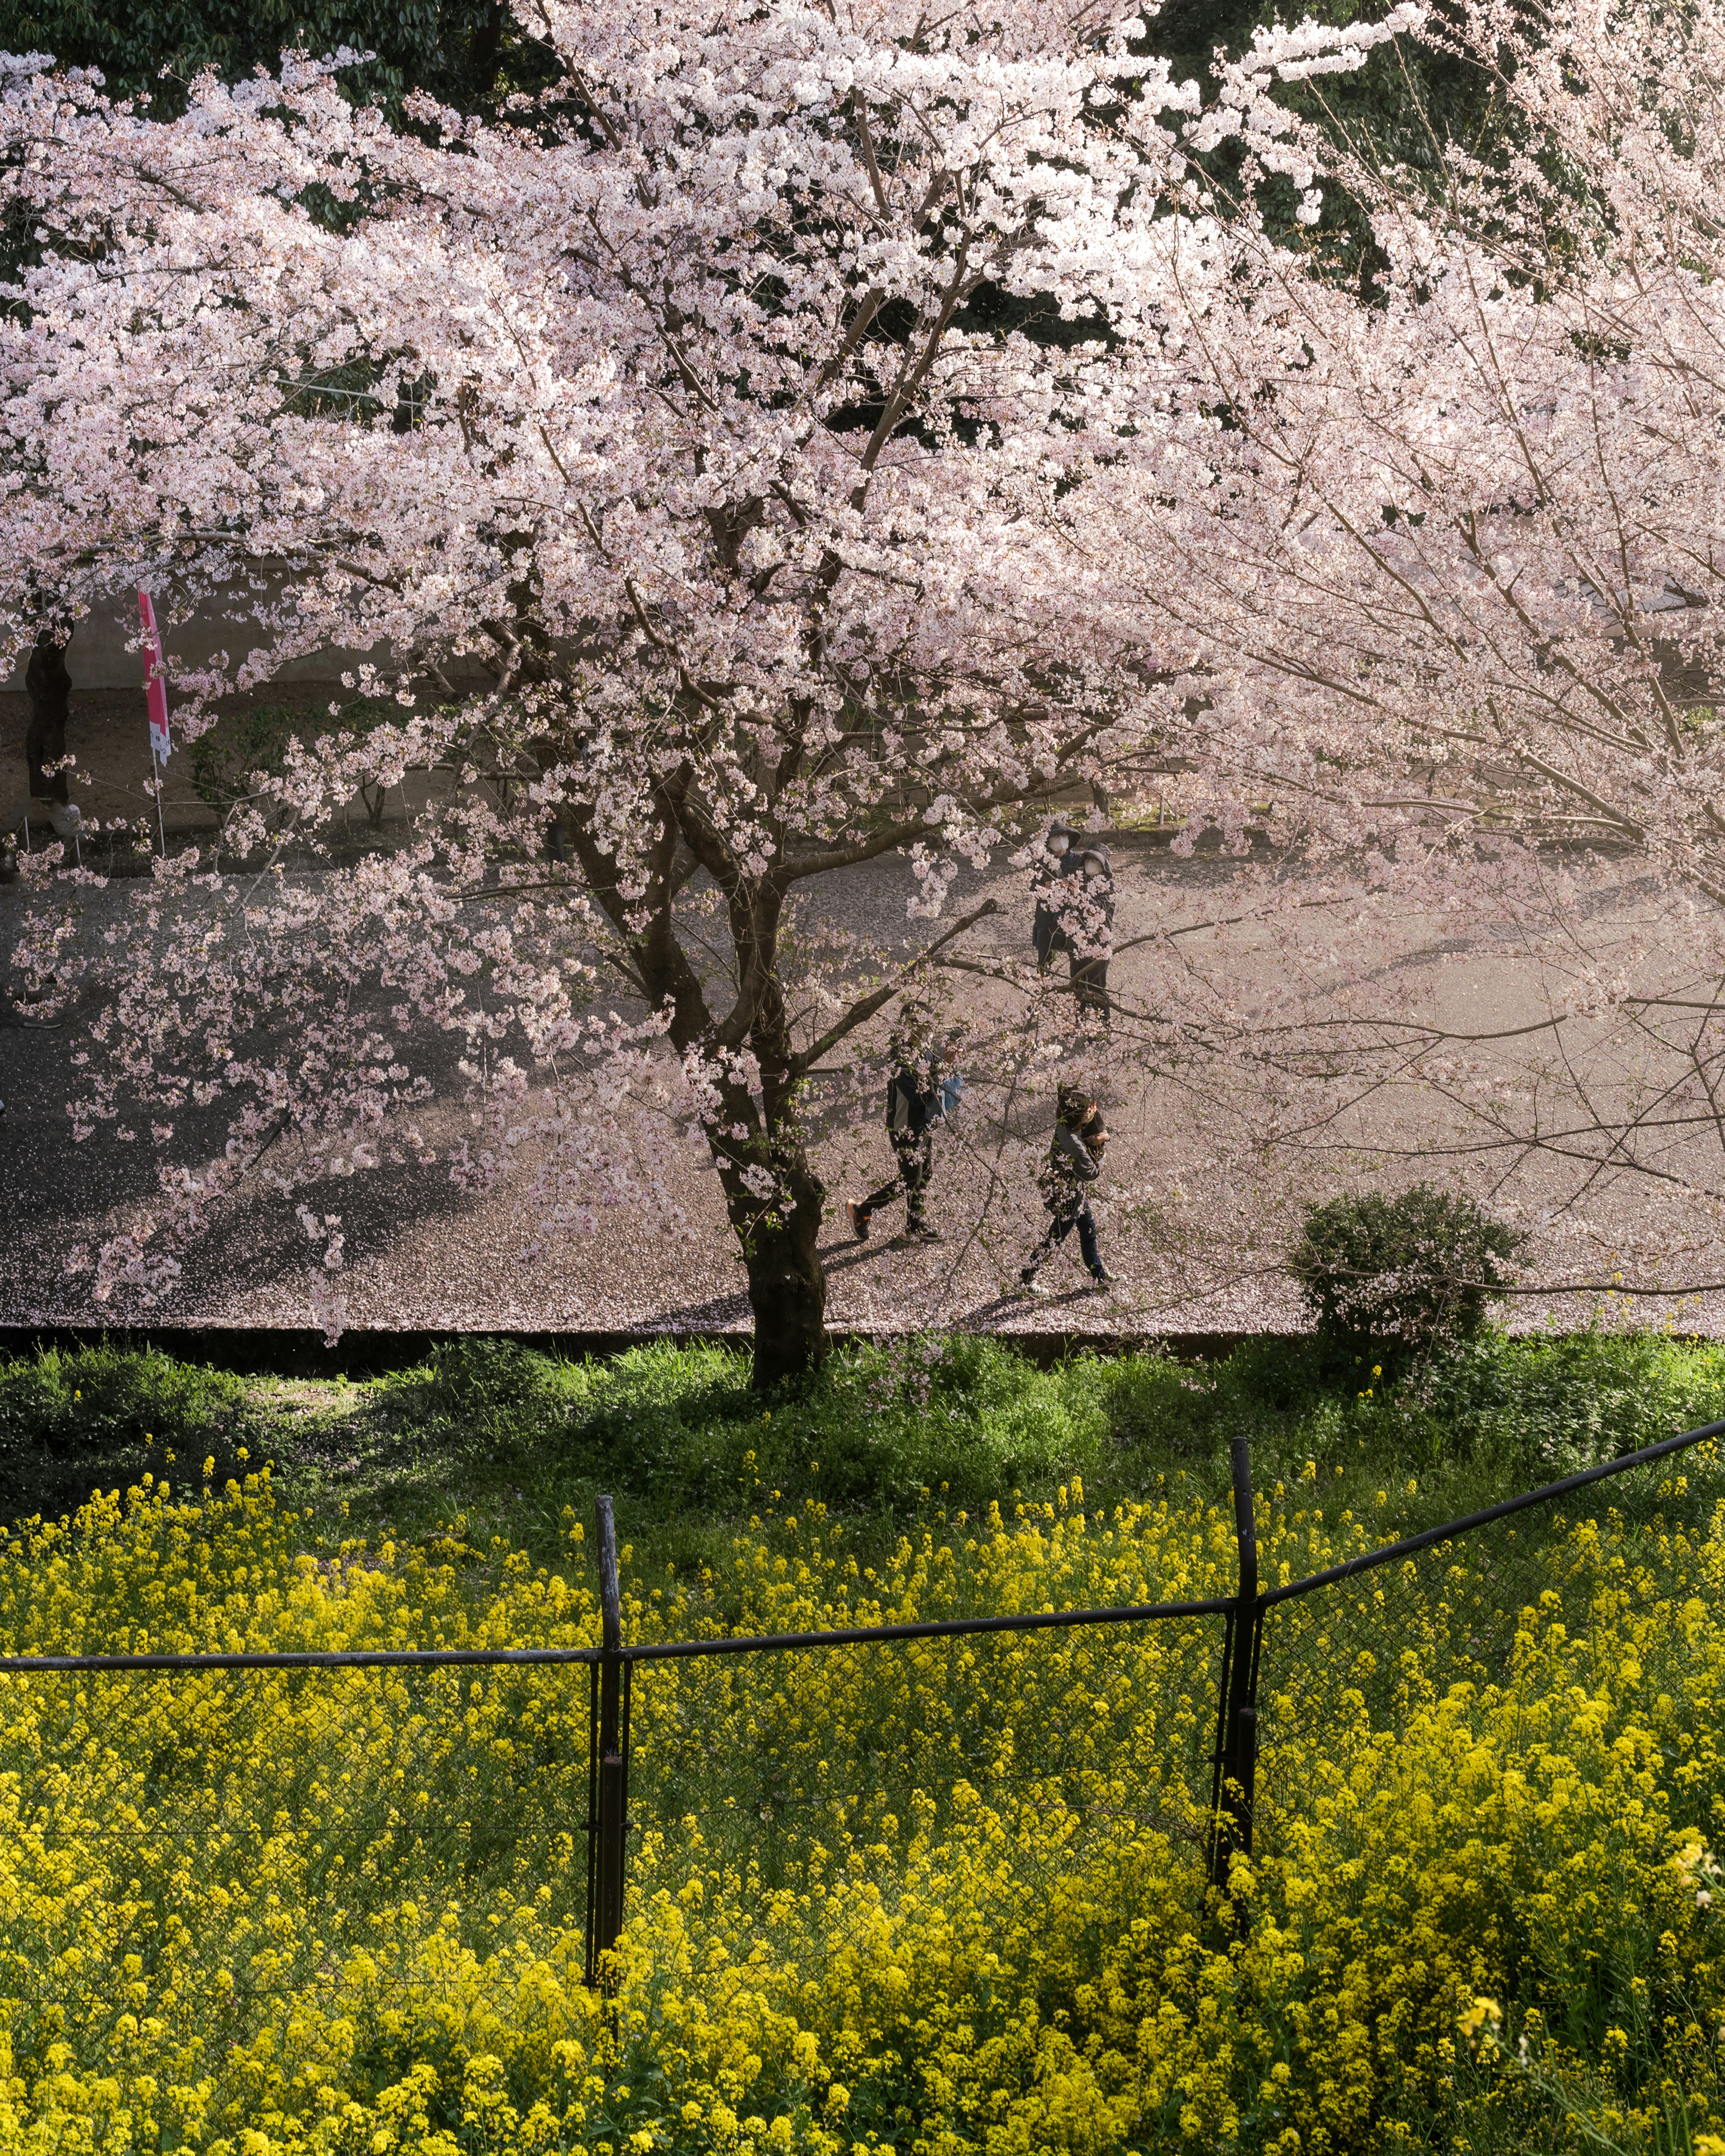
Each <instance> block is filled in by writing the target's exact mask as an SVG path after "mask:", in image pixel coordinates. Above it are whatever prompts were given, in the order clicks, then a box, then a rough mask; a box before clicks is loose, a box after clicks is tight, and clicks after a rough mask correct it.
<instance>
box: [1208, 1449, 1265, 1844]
mask: <svg viewBox="0 0 1725 2156" xmlns="http://www.w3.org/2000/svg"><path fill="white" fill-rule="evenodd" d="M1229 1450H1230V1454H1231V1455H1232V1465H1233V1470H1234V1536H1235V1543H1236V1544H1237V1546H1238V1548H1239V1552H1240V1589H1239V1593H1238V1594H1237V1595H1236V1596H1235V1609H1234V1619H1233V1622H1232V1625H1230V1651H1229V1653H1228V1655H1227V1656H1226V1658H1225V1660H1224V1665H1223V1677H1222V1682H1223V1696H1222V1702H1221V1705H1222V1712H1221V1717H1220V1718H1221V1725H1222V1727H1221V1745H1220V1748H1219V1749H1220V1757H1219V1760H1218V1763H1217V1768H1218V1771H1217V1777H1216V1788H1217V1793H1218V1796H1219V1805H1218V1809H1217V1813H1216V1817H1215V1820H1214V1823H1213V1825H1212V1828H1211V1835H1210V1877H1211V1879H1212V1880H1213V1881H1214V1883H1215V1884H1216V1885H1217V1886H1226V1885H1227V1884H1228V1860H1229V1858H1230V1856H1232V1855H1233V1853H1234V1851H1235V1850H1236V1849H1237V1850H1239V1851H1241V1853H1242V1854H1243V1855H1245V1856H1250V1855H1251V1853H1252V1808H1253V1799H1254V1789H1255V1781H1256V1777H1257V1766H1258V1648H1259V1644H1260V1639H1261V1637H1262V1634H1263V1628H1264V1612H1263V1609H1262V1608H1261V1606H1260V1604H1259V1601H1258V1527H1257V1522H1256V1520H1255V1518H1254V1517H1253V1513H1252V1454H1251V1445H1250V1441H1249V1440H1247V1439H1245V1438H1244V1437H1236V1438H1233V1439H1230V1442H1229Z"/></svg>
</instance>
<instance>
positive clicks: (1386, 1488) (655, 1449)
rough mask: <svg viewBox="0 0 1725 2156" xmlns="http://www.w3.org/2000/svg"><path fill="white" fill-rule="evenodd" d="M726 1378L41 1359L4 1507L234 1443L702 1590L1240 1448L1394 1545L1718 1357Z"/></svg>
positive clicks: (1199, 1468) (338, 1519)
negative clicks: (920, 1528) (730, 1575)
mask: <svg viewBox="0 0 1725 2156" xmlns="http://www.w3.org/2000/svg"><path fill="white" fill-rule="evenodd" d="M749 1378H750V1371H749V1363H748V1358H747V1355H746V1354H745V1353H742V1352H741V1351H740V1350H734V1349H731V1348H726V1347H716V1346H701V1347H674V1346H672V1345H671V1344H670V1343H669V1342H666V1343H665V1344H663V1345H660V1346H655V1347H639V1348H634V1349H632V1350H631V1351H630V1352H629V1353H627V1354H624V1355H619V1356H618V1357H615V1358H613V1359H611V1360H609V1361H603V1362H600V1361H588V1362H578V1363H577V1362H566V1361H562V1360H559V1359H557V1358H555V1357H552V1356H548V1355H543V1354H539V1353H534V1352H533V1351H532V1350H531V1349H528V1348H526V1347H521V1345H520V1344H519V1343H517V1342H513V1341H509V1340H488V1339H470V1340H463V1341H459V1342H455V1343H453V1344H452V1345H449V1346H448V1347H442V1348H440V1349H439V1351H438V1352H437V1353H436V1355H435V1356H434V1359H433V1362H432V1363H431V1364H430V1366H429V1368H418V1369H414V1370H408V1371H403V1372H402V1373H399V1374H398V1375H397V1376H394V1377H393V1378H384V1379H382V1380H379V1381H378V1382H377V1383H374V1384H367V1385H349V1384H348V1383H346V1382H345V1381H341V1380H338V1381H337V1382H336V1383H332V1384H331V1383H315V1384H314V1383H295V1384H291V1385H286V1384H277V1383H275V1382H274V1381H272V1380H270V1379H259V1378H239V1377H232V1376H228V1375H226V1374H224V1373H218V1372H216V1371H212V1370H208V1369H200V1368H193V1367H190V1366H188V1365H187V1364H184V1363H176V1362H175V1361H173V1360H172V1358H170V1357H167V1356H165V1355H162V1354H159V1353H153V1352H146V1353H132V1352H131V1351H127V1350H123V1349H121V1348H119V1347H109V1346H104V1347H97V1348H90V1349H86V1350H84V1351H81V1352H80V1353H76V1354H64V1353H47V1354H44V1355H42V1356H40V1357H33V1358H20V1359H18V1360H17V1361H14V1362H11V1363H0V1509H3V1510H4V1511H6V1512H10V1513H13V1514H17V1513H19V1512H38V1511H46V1512H59V1511H64V1510H66V1509H69V1507H74V1506H75V1505H76V1504H77V1503H79V1502H80V1501H81V1500H82V1499H83V1498H85V1497H86V1496H88V1495H89V1493H90V1488H91V1486H93V1485H95V1484H97V1483H100V1485H101V1486H103V1487H105V1488H109V1489H111V1488H114V1487H116V1486H123V1485H125V1484H126V1483H127V1482H130V1481H136V1479H137V1477H138V1476H139V1475H140V1474H141V1473H142V1472H143V1471H144V1470H145V1469H146V1467H147V1468H148V1469H150V1470H151V1471H153V1472H156V1473H158V1474H166V1475H167V1476H168V1477H169V1479H170V1480H171V1481H174V1482H176V1483H177V1482H179V1481H182V1480H191V1479H195V1477H196V1476H197V1474H198V1470H199V1468H200V1467H201V1465H202V1462H203V1459H204V1457H205V1456H206V1455H209V1454H213V1455H215V1457H216V1460H217V1474H218V1479H220V1478H221V1477H223V1476H226V1475H227V1474H228V1473H230V1472H234V1471H235V1468H236V1463H237V1460H238V1456H239V1448H240V1447H241V1446H242V1445H245V1446H249V1448H250V1450H251V1454H252V1464H254V1465H255V1464H256V1463H257V1461H258V1460H261V1459H264V1458H266V1457H267V1458H270V1459H273V1460H274V1461H275V1472H276V1476H277V1479H278V1481H280V1483H282V1484H283V1485H284V1486H285V1494H287V1495H288V1496H289V1497H290V1499H291V1500H292V1501H304V1502H305V1504H306V1505H307V1506H308V1507H310V1512H311V1521H312V1522H314V1523H315V1525H314V1526H313V1527H312V1528H311V1530H310V1532H312V1534H313V1538H314V1540H321V1541H327V1542H330V1543H341V1542H342V1541H345V1540H347V1539H348V1538H349V1537H352V1536H353V1535H363V1536H366V1537H368V1538H371V1539H374V1540H378V1541H382V1540H386V1539H387V1540H391V1541H397V1542H403V1541H405V1542H413V1541H418V1540H424V1541H428V1542H439V1541H440V1539H441V1537H443V1536H444V1533H445V1532H447V1530H448V1529H449V1527H452V1526H454V1525H456V1524H457V1523H459V1536H460V1539H461V1540H462V1541H463V1542H464V1543H465V1544H466V1545H467V1546H468V1547H470V1548H480V1549H484V1548H486V1547H487V1546H488V1538H489V1537H490V1536H492V1535H495V1536H497V1537H501V1541H502V1543H506V1544H507V1545H509V1546H511V1547H516V1548H526V1549H527V1550H529V1551H530V1552H531V1553H532V1556H533V1558H534V1561H535V1562H536V1563H552V1564H557V1565H562V1564H566V1563H568V1562H569V1561H570V1543H569V1540H568V1536H569V1530H570V1527H571V1525H572V1522H577V1521H583V1522H591V1520H592V1517H593V1500H594V1498H595V1497H596V1496H597V1495H598V1492H599V1491H601V1490H604V1491H609V1492H610V1493H611V1494H612V1496H614V1498H615V1499H616V1501H617V1507H618V1518H619V1524H620V1526H621V1527H622V1530H623V1532H624V1536H625V1537H627V1538H630V1539H633V1540H634V1543H636V1545H637V1547H638V1548H639V1549H643V1550H645V1549H648V1548H650V1550H651V1551H652V1553H654V1557H655V1563H657V1564H664V1563H670V1565H671V1566H672V1567H673V1568H674V1569H676V1570H682V1569H683V1568H685V1567H687V1566H690V1565H695V1566H710V1567H712V1568H715V1570H716V1571H721V1572H722V1571H723V1570H724V1569H725V1568H726V1564H727V1562H728V1550H729V1538H730V1537H731V1535H732V1532H734V1531H735V1529H736V1528H737V1527H738V1526H739V1525H742V1524H745V1523H746V1522H747V1521H748V1520H749V1519H750V1518H752V1517H756V1516H759V1515H764V1514H765V1513H767V1512H784V1511H786V1510H788V1509H790V1508H793V1507H802V1506H803V1505H804V1504H805V1503H806V1502H807V1501H809V1500H810V1499H813V1500H814V1501H817V1502H819V1503H820V1504H823V1505H824V1506H825V1507H827V1510H828V1512H829V1513H830V1514H831V1515H833V1516H834V1517H835V1518H839V1519H842V1520H843V1521H844V1522H845V1524H846V1527H847V1532H849V1533H850V1537H851V1547H852V1548H856V1549H858V1550H860V1551H866V1550H869V1549H870V1548H873V1549H880V1548H891V1544H892V1543H893V1542H894V1541H895V1540H896V1537H898V1536H899V1535H900V1534H901V1533H902V1532H905V1531H906V1528H908V1527H911V1526H913V1525H914V1524H915V1523H916V1522H918V1521H927V1522H931V1523H937V1522H941V1521H942V1520H944V1521H945V1522H947V1527H948V1528H950V1527H951V1525H952V1522H954V1521H955V1518H956V1516H957V1515H958V1514H960V1513H963V1514H964V1515H966V1516H967V1517H968V1519H971V1520H977V1519H979V1518H985V1517H986V1516H987V1512H988V1507H989V1506H990V1505H991V1504H995V1503H998V1504H999V1506H1000V1508H1001V1511H1002V1512H1003V1514H1004V1517H1006V1518H1007V1519H1008V1520H1010V1519H1011V1518H1012V1517H1013V1513H1014V1507H1015V1506H1016V1505H1018V1504H1019V1503H1025V1504H1029V1503H1034V1502H1037V1501H1043V1500H1047V1499H1051V1498H1053V1497H1054V1496H1055V1493H1056V1492H1057V1491H1058V1490H1059V1489H1060V1486H1062V1485H1067V1486H1070V1484H1071V1483H1072V1481H1073V1478H1074V1477H1075V1476H1076V1477H1077V1478H1079V1480H1080V1481H1081V1483H1082V1487H1083V1496H1082V1500H1081V1502H1082V1504H1083V1506H1084V1507H1085V1509H1086V1510H1087V1511H1090V1512H1107V1511H1109V1510H1111V1508H1112V1507H1113V1506H1115V1505H1116V1504H1118V1503H1120V1502H1122V1501H1133V1500H1141V1499H1146V1498H1148V1499H1151V1500H1154V1499H1156V1498H1157V1497H1158V1496H1163V1495H1172V1494H1173V1493H1174V1492H1175V1491H1177V1490H1180V1489H1183V1490H1184V1491H1186V1492H1187V1493H1190V1492H1191V1491H1194V1490H1198V1491H1204V1492H1207V1493H1208V1494H1209V1495H1211V1496H1214V1499H1215V1500H1216V1501H1218V1502H1219V1503H1221V1502H1225V1501H1226V1496H1227V1491H1228V1476H1229V1469H1228V1440H1229V1439H1230V1437H1232V1436H1234V1435H1236V1434H1243V1435H1245V1436H1246V1437H1248V1438H1249V1439H1250V1441H1251V1446H1252V1460H1253V1471H1254V1475H1255V1479H1256V1481H1257V1485H1258V1487H1259V1488H1260V1490H1261V1491H1264V1492H1265V1493H1266V1495H1269V1496H1273V1495H1274V1493H1275V1491H1276V1488H1277V1486H1278V1485H1280V1486H1283V1487H1284V1488H1285V1489H1286V1490H1287V1491H1290V1492H1291V1491H1296V1489H1298V1488H1299V1487H1300V1486H1301V1484H1302V1483H1303V1482H1306V1481H1309V1480H1310V1479H1311V1477H1312V1475H1313V1474H1314V1473H1315V1474H1316V1475H1317V1476H1318V1478H1319V1480H1320V1481H1321V1484H1322V1488H1323V1491H1324V1502H1325V1504H1326V1507H1334V1508H1335V1509H1336V1510H1337V1511H1338V1512H1339V1511H1340V1510H1342V1509H1344V1508H1346V1507H1356V1508H1358V1509H1360V1510H1362V1511H1368V1512H1369V1514H1370V1517H1373V1519H1374V1520H1375V1521H1377V1522H1379V1523H1380V1525H1381V1526H1382V1527H1383V1529H1384V1532H1409V1531H1411V1530H1413V1529H1414V1528H1418V1527H1427V1526H1430V1525H1431V1524H1432V1523H1433V1522H1435V1521H1438V1520H1442V1519H1447V1518H1452V1517H1455V1516H1456V1515H1458V1514H1460V1513H1463V1512H1470V1511H1472V1510H1474V1509H1475V1508H1476V1507H1479V1506H1481V1505H1485V1504H1489V1503H1491V1501H1494V1500H1495V1499H1497V1498H1498V1497H1502V1496H1508V1495H1511V1494H1512V1493H1514V1492H1515V1491H1520V1490H1525V1489H1530V1488H1532V1487H1534V1486H1538V1484H1540V1483H1542V1482H1546V1481H1553V1480H1554V1479H1555V1478H1556V1477H1558V1476H1560V1475H1563V1474H1567V1473H1569V1472H1571V1471H1574V1469H1576V1468H1578V1467H1587V1466H1594V1465H1596V1464H1598V1463H1599V1462H1600V1461H1603V1460H1609V1459H1613V1458H1615V1457H1616V1456H1618V1455H1620V1454H1622V1453H1625V1452H1630V1451H1634V1450H1636V1449H1637V1448H1639V1447H1640V1446H1641V1445H1648V1444H1651V1443H1652V1442H1654V1441H1655V1440H1658V1439H1661V1438H1666V1437H1671V1436H1674V1435H1676V1434H1677V1433H1678V1432H1679V1431H1681V1430H1686V1429H1692V1428H1695V1427H1697V1426H1698V1425H1699V1424H1702V1423H1705V1422H1707V1421H1710V1420H1712V1419H1714V1418H1715V1417H1717V1416H1719V1415H1720V1414H1725V1349H1721V1348H1718V1347H1712V1346H1709V1345H1699V1344H1697V1343H1694V1342H1683V1341H1679V1340H1674V1339H1670V1338H1666V1337H1661V1336H1656V1335H1648V1334H1645V1333H1644V1334H1628V1335H1613V1334H1605V1333H1590V1334H1584V1335H1581V1336H1579V1337H1571V1338H1566V1339H1532V1340H1509V1339H1506V1338H1505V1337H1504V1336H1503V1335H1502V1334H1501V1333H1497V1332H1487V1333H1485V1334H1483V1335H1481V1337H1478V1338H1476V1339H1475V1340H1472V1341H1471V1342H1458V1343H1455V1344H1453V1345H1451V1346H1450V1347H1444V1348H1440V1349H1439V1350H1437V1351H1436V1352H1435V1353H1433V1354H1431V1355H1430V1356H1429V1357H1428V1358H1425V1360H1423V1361H1422V1362H1421V1363H1419V1364H1418V1366H1417V1367H1416V1368H1414V1371H1413V1372H1412V1373H1411V1374H1410V1375H1409V1377H1408V1378H1406V1379H1405V1380H1404V1381H1402V1382H1397V1381H1396V1380H1395V1378H1394V1373H1393V1372H1391V1373H1389V1374H1388V1375H1386V1373H1385V1370H1384V1366H1383V1365H1382V1364H1381V1363H1376V1364H1374V1363H1373V1362H1372V1361H1370V1360H1368V1359H1361V1360H1359V1361H1357V1362H1356V1361H1354V1360H1353V1358H1348V1357H1343V1356H1340V1355H1338V1353H1337V1351H1336V1350H1335V1349H1334V1348H1332V1347H1325V1346H1324V1345H1322V1343H1320V1342H1315V1341H1307V1342H1289V1341H1286V1340H1263V1341H1252V1342H1246V1343H1245V1345H1244V1346H1243V1347H1240V1348H1238V1349H1236V1350H1235V1353H1233V1354H1231V1355H1230V1356H1228V1357H1226V1358H1224V1359H1222V1360H1219V1361H1217V1362H1214V1363H1177V1362H1175V1361H1173V1360H1172V1359H1171V1358H1168V1357H1167V1356H1163V1355H1158V1354H1131V1355H1122V1356H1119V1357H1117V1358H1100V1357H1093V1356H1083V1357H1079V1358H1076V1359H1075V1360H1073V1361H1071V1362H1070V1363H1063V1364H1060V1365H1059V1366H1058V1367H1056V1368H1052V1369H1042V1368H1038V1367H1037V1366H1036V1365H1035V1364H1034V1363H1029V1362H1028V1361H1026V1360H1025V1359H1024V1358H1022V1357H1021V1356H1019V1355H1018V1354H1016V1353H1014V1351H1013V1350H1012V1348H1011V1347H1009V1346H1007V1345H1005V1344H1004V1343H1003V1342H999V1341H998V1340H993V1339H989V1338H986V1337H978V1336H974V1335H966V1336H962V1337H958V1338H956V1339H943V1338H939V1337H932V1336H931V1337H924V1338H920V1339H911V1340H906V1341H901V1342H896V1343H892V1344H890V1345H880V1346H870V1347H854V1348H847V1349H845V1350H842V1351H840V1352H839V1353H835V1354H834V1356H833V1357H832V1358H831V1359H830V1361H829V1363H828V1365H827V1367H826V1368H825V1369H824V1371H822V1372H821V1373H820V1374H819V1376H818V1377H815V1378H811V1379H809V1380H808V1381H807V1382H805V1383H803V1384H801V1385H799V1386H797V1387H795V1388H788V1389H785V1390H784V1391H783V1392H781V1393H779V1394H775V1395H773V1396H771V1397H770V1398H768V1399H763V1398H762V1396H761V1395H760V1394H757V1393H755V1392H754V1391H752V1389H751V1386H750V1382H749ZM80 1394H81V1396H82V1397H81V1398H80V1397H79V1396H80ZM169 1455H177V1460H170V1457H169ZM1709 1487H1711V1485H1709ZM1618 1488H1619V1492H1620V1497H1619V1501H1629V1500H1630V1498H1631V1497H1632V1496H1633V1494H1634V1493H1633V1491H1630V1489H1629V1488H1628V1487H1627V1486H1618ZM1698 1489H1699V1486H1697V1490H1698ZM1699 1501H1702V1498H1701V1496H1697V1502H1699Z"/></svg>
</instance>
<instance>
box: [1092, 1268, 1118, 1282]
mask: <svg viewBox="0 0 1725 2156" xmlns="http://www.w3.org/2000/svg"><path fill="white" fill-rule="evenodd" d="M1118 1278H1119V1275H1118V1274H1117V1273H1111V1272H1110V1271H1109V1270H1108V1268H1107V1267H1106V1265H1098V1266H1096V1269H1095V1270H1094V1271H1093V1272H1092V1273H1091V1279H1092V1280H1093V1281H1095V1282H1096V1286H1098V1287H1106V1286H1107V1285H1108V1283H1109V1281H1112V1280H1117V1279H1118Z"/></svg>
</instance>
